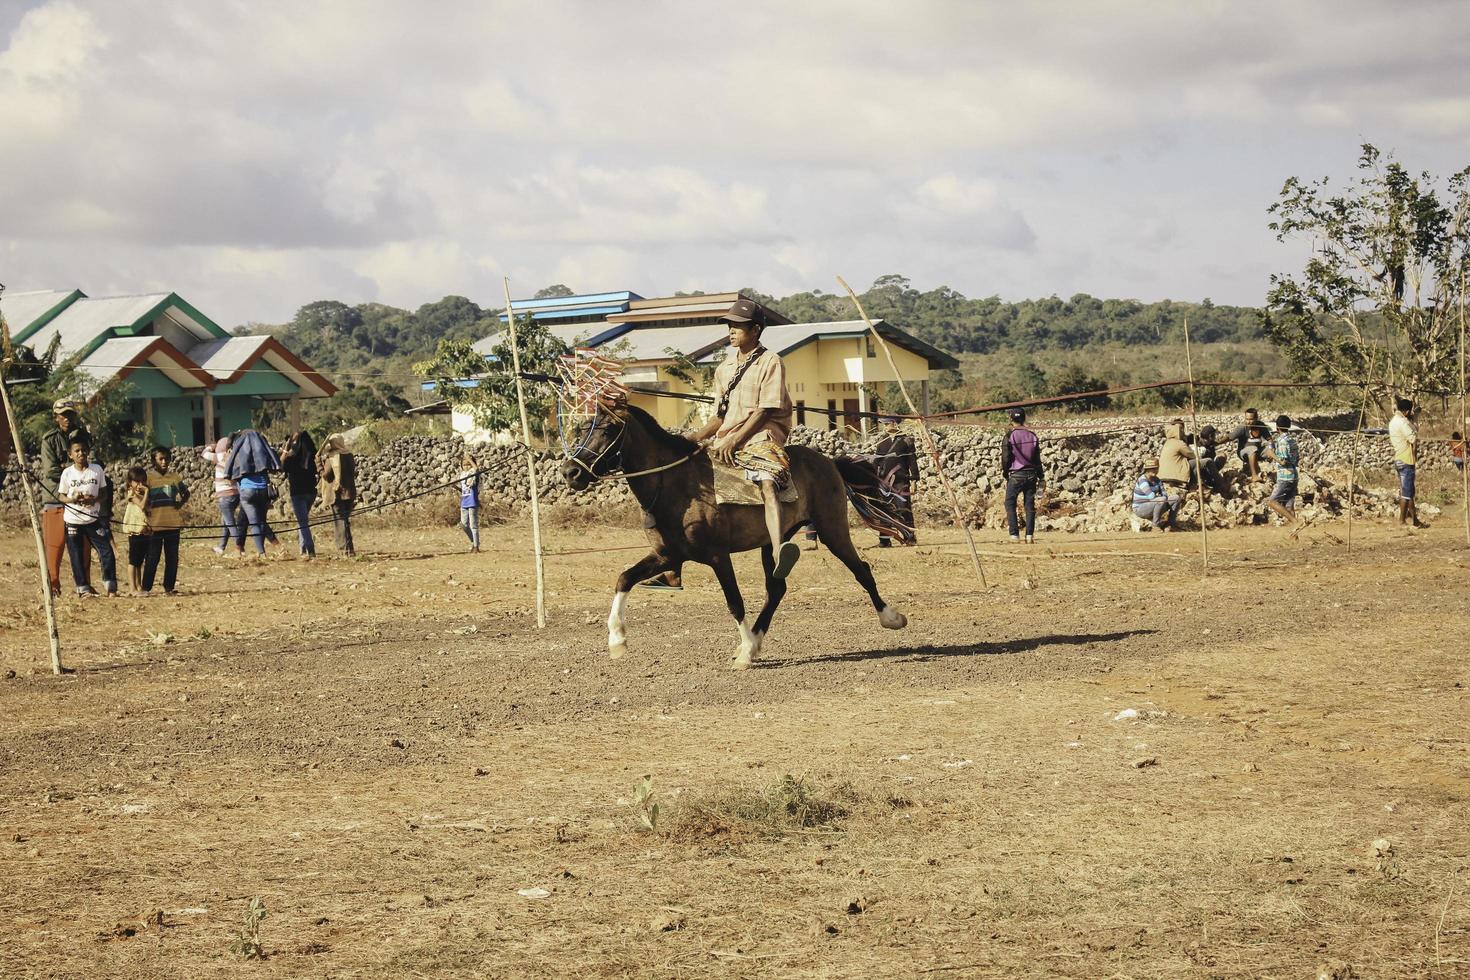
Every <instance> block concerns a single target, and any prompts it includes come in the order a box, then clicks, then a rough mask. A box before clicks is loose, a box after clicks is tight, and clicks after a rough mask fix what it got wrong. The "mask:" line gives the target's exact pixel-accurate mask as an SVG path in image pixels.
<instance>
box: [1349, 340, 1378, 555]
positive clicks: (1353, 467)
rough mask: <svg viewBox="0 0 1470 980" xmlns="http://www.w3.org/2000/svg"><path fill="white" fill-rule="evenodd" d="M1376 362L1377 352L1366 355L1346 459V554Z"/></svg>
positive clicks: (1351, 537) (1351, 535)
mask: <svg viewBox="0 0 1470 980" xmlns="http://www.w3.org/2000/svg"><path fill="white" fill-rule="evenodd" d="M1377 360H1378V351H1377V350H1376V349H1375V350H1374V351H1373V353H1372V354H1370V355H1368V376H1367V377H1366V378H1364V379H1363V404H1362V405H1361V406H1360V407H1359V408H1358V425H1357V428H1355V429H1353V451H1352V454H1351V455H1350V456H1349V457H1348V495H1347V553H1348V554H1349V555H1352V553H1353V488H1354V487H1356V486H1357V482H1358V443H1359V442H1360V441H1361V440H1362V438H1363V422H1364V421H1365V420H1366V419H1367V417H1368V395H1369V393H1371V392H1372V390H1373V365H1374V363H1375V362H1377Z"/></svg>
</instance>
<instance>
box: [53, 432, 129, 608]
mask: <svg viewBox="0 0 1470 980" xmlns="http://www.w3.org/2000/svg"><path fill="white" fill-rule="evenodd" d="M87 445H88V443H87V440H84V439H73V440H72V441H71V443H70V445H69V448H70V450H71V462H72V465H70V466H68V467H67V468H66V469H64V470H62V471H61V477H60V479H59V480H58V481H57V487H56V499H57V500H59V501H61V503H62V504H63V505H65V507H66V512H65V514H64V515H63V519H64V520H65V522H66V550H67V556H68V557H69V558H70V559H71V574H72V578H73V580H74V581H75V582H76V585H77V595H79V596H82V597H86V596H94V595H96V594H97V590H96V589H94V588H92V586H90V585H88V584H87V571H88V565H89V564H90V562H89V560H88V558H87V556H86V555H85V554H84V553H83V551H82V546H83V543H84V542H86V543H88V544H90V546H91V548H92V550H93V551H96V552H97V559H98V561H99V562H100V563H101V565H102V582H103V585H104V586H105V588H106V589H107V594H108V596H110V597H113V598H116V596H117V560H116V558H115V557H114V556H113V553H112V528H111V527H109V526H108V523H107V522H106V521H104V520H102V495H103V494H104V493H106V492H107V491H106V487H107V474H106V472H104V471H103V469H102V467H101V466H98V465H97V464H96V463H94V462H92V461H91V460H90V459H89V458H88V456H87Z"/></svg>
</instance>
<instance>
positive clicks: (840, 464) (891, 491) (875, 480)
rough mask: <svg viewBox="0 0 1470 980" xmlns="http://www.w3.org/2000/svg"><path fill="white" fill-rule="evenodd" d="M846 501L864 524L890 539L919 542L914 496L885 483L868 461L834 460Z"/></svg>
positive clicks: (850, 458) (847, 458) (847, 457)
mask: <svg viewBox="0 0 1470 980" xmlns="http://www.w3.org/2000/svg"><path fill="white" fill-rule="evenodd" d="M832 462H833V463H834V464H836V466H837V474H838V475H839V476H841V477H842V486H843V488H844V489H845V490H846V491H847V499H848V500H849V501H851V502H852V507H853V509H854V510H856V511H857V512H858V516H859V517H861V518H862V519H863V523H864V524H866V525H868V527H870V528H872V529H873V530H874V531H877V532H878V533H879V534H881V535H883V536H884V537H887V538H896V539H898V540H899V541H901V542H902V543H904V544H912V543H913V542H914V541H916V540H918V538H917V535H915V533H914V505H913V496H912V494H911V493H910V492H908V491H907V490H900V488H898V487H895V486H894V485H893V484H892V483H890V482H888V481H885V480H884V479H883V478H882V477H881V476H880V475H879V473H878V468H877V466H875V465H874V464H873V463H872V462H871V461H869V460H862V459H853V458H852V457H850V456H838V457H836V458H835V459H833V460H832Z"/></svg>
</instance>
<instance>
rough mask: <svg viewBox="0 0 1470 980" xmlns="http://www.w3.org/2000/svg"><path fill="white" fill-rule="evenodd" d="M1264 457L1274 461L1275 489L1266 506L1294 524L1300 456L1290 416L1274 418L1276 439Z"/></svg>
mask: <svg viewBox="0 0 1470 980" xmlns="http://www.w3.org/2000/svg"><path fill="white" fill-rule="evenodd" d="M1266 456H1267V457H1268V458H1270V459H1274V460H1275V461H1276V489H1275V490H1273V491H1271V496H1270V497H1268V498H1266V506H1267V507H1269V508H1271V509H1272V510H1273V511H1275V512H1276V515H1277V516H1278V517H1280V518H1281V519H1282V520H1283V521H1285V522H1286V523H1287V524H1288V525H1291V524H1295V523H1296V484H1297V464H1298V463H1300V462H1301V455H1300V454H1299V453H1298V452H1297V447H1296V439H1295V438H1294V437H1293V436H1292V434H1291V416H1289V415H1278V416H1276V437H1275V438H1274V439H1272V440H1271V445H1270V446H1268V447H1267V448H1266ZM1293 537H1295V532H1293Z"/></svg>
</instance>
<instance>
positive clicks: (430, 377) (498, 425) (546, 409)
mask: <svg viewBox="0 0 1470 980" xmlns="http://www.w3.org/2000/svg"><path fill="white" fill-rule="evenodd" d="M498 338H499V339H498V342H497V343H496V344H495V345H494V347H492V348H491V351H490V354H489V356H488V357H487V356H485V355H483V354H481V353H479V352H478V351H476V350H475V349H474V348H473V347H472V346H471V345H470V344H469V342H467V341H463V340H441V341H439V344H438V347H437V348H436V349H435V351H434V356H433V357H431V358H429V359H427V360H423V361H419V362H417V363H416V364H414V366H413V370H414V373H415V374H417V375H418V376H419V377H420V378H423V379H424V380H426V381H431V382H433V383H434V386H435V388H436V389H437V390H438V391H439V392H441V393H442V394H443V395H444V397H445V398H446V399H447V400H448V401H449V403H450V404H451V405H453V406H454V408H455V409H457V410H458V411H461V412H465V413H467V414H469V415H470V416H471V417H473V418H474V420H475V422H476V424H478V425H480V426H482V427H484V428H486V429H491V430H494V431H501V430H506V429H509V430H511V431H519V429H520V410H519V408H518V406H517V404H516V386H515V374H514V372H513V370H512V368H511V363H512V357H511V353H512V351H511V344H510V331H509V330H502V331H501V332H500V334H499V335H498ZM516 340H517V346H516V350H517V352H518V353H519V354H520V361H521V370H522V371H523V372H525V373H527V374H544V375H548V376H550V377H553V378H554V377H556V372H557V368H556V365H557V360H558V359H559V358H561V357H562V356H564V355H566V354H568V353H570V351H569V349H568V348H567V345H566V344H564V343H562V342H561V341H560V340H558V339H557V337H556V336H555V335H554V334H552V333H551V332H550V331H549V330H547V328H546V327H545V326H543V325H541V324H538V323H537V322H536V321H534V320H533V319H531V317H529V316H527V317H524V318H521V317H517V320H516ZM525 392H526V412H527V415H528V418H529V419H530V423H531V428H532V431H533V432H535V433H536V435H538V436H541V437H545V436H546V435H547V434H548V433H549V431H550V430H551V427H552V420H553V418H554V416H555V410H556V387H555V385H554V384H551V383H547V382H539V381H527V382H525Z"/></svg>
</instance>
